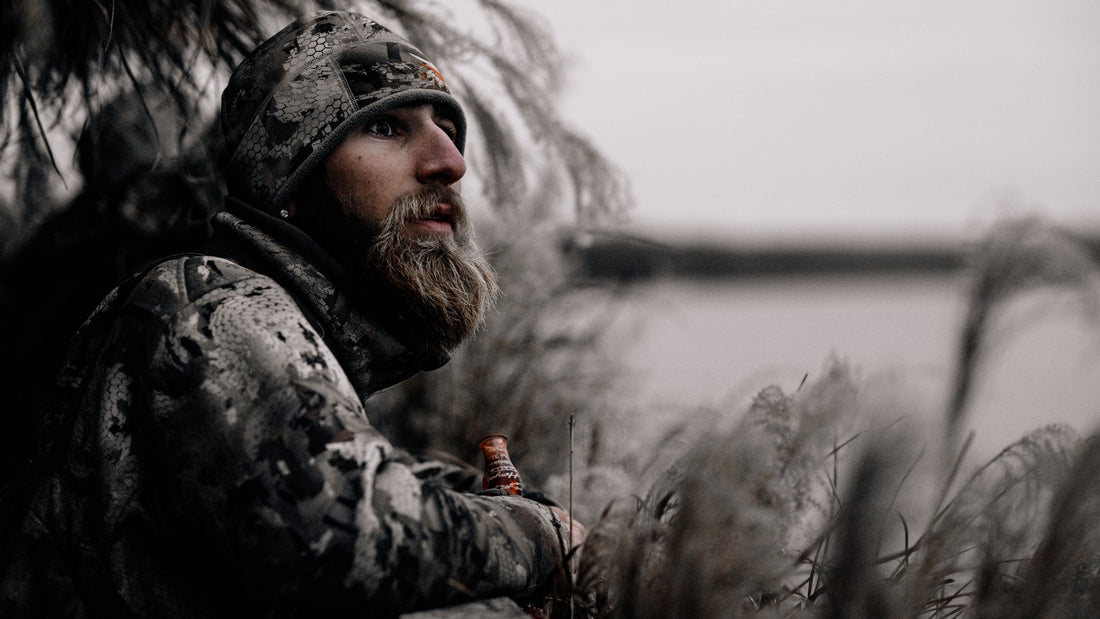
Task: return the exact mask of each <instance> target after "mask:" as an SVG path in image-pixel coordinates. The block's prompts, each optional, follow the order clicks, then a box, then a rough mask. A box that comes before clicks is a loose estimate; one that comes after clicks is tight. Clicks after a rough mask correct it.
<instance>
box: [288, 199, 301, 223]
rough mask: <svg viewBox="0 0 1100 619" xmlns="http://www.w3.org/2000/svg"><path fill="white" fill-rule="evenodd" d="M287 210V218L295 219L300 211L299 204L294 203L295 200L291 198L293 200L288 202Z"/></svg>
mask: <svg viewBox="0 0 1100 619" xmlns="http://www.w3.org/2000/svg"><path fill="white" fill-rule="evenodd" d="M286 212H287V216H286V218H287V219H293V218H294V215H295V214H296V213H297V212H298V205H297V204H295V203H294V200H291V201H289V202H287V203H286Z"/></svg>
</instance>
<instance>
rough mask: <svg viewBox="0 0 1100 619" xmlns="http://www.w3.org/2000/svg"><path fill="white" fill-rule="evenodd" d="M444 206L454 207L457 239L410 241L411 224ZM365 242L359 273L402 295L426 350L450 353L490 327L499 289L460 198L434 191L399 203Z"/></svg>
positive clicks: (434, 238) (416, 238)
mask: <svg viewBox="0 0 1100 619" xmlns="http://www.w3.org/2000/svg"><path fill="white" fill-rule="evenodd" d="M441 202H442V203H446V204H450V205H451V206H452V211H453V215H454V220H453V227H454V234H453V236H441V237H435V236H430V237H410V236H409V235H408V234H407V233H406V229H407V224H409V223H410V222H413V221H415V220H417V219H424V218H428V217H430V216H431V213H432V212H433V211H434V210H435V209H436V208H438V205H439V204H440V203H441ZM359 238H363V237H359ZM363 240H364V241H367V242H368V245H367V246H366V247H363V248H361V249H362V251H361V252H356V253H358V254H359V255H360V260H359V261H358V262H359V264H358V268H357V269H356V270H357V271H360V275H361V276H366V278H370V277H371V276H373V277H374V278H377V279H380V280H381V281H382V282H383V283H384V284H386V285H387V286H388V287H389V288H390V289H391V290H393V291H394V292H395V293H397V295H398V296H399V297H400V299H401V300H402V301H403V305H404V306H405V307H406V309H407V310H408V311H409V313H410V314H411V318H412V319H413V321H414V324H415V327H414V329H415V331H416V334H417V336H418V337H419V339H421V341H422V343H423V344H425V345H427V346H429V347H431V348H436V349H440V350H446V351H450V350H453V349H454V348H455V347H457V346H458V345H459V344H460V343H462V342H463V341H464V340H466V339H467V338H469V337H470V336H471V335H473V334H474V333H475V332H476V331H477V330H478V329H479V328H480V327H481V326H482V325H483V324H484V321H485V314H486V312H487V311H488V309H489V308H490V307H491V306H492V305H493V303H494V302H495V301H496V297H497V295H498V293H499V288H498V287H497V280H496V274H495V272H494V271H493V268H492V266H490V265H489V262H488V261H487V260H486V259H485V256H484V254H483V253H482V252H481V250H480V249H479V248H478V247H477V244H476V243H475V242H474V240H473V234H472V231H471V229H470V224H469V221H468V219H467V217H466V207H465V205H464V204H463V202H462V197H461V196H460V195H459V194H458V192H456V191H454V190H452V189H449V188H438V189H435V188H433V189H427V190H425V191H422V192H419V193H416V194H413V195H410V196H406V197H404V198H401V199H399V200H398V201H397V203H395V204H394V207H393V209H392V210H391V211H390V214H389V215H388V216H387V217H386V219H385V221H384V222H383V223H382V229H381V230H380V231H378V233H377V234H376V235H374V237H373V238H371V239H369V240H368V239H365V238H363ZM364 253H365V255H364Z"/></svg>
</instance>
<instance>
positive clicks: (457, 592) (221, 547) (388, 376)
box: [0, 12, 580, 617]
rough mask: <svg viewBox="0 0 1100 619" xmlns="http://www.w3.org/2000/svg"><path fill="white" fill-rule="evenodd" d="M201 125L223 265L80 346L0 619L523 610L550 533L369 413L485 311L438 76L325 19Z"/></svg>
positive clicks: (168, 287) (552, 528)
mask: <svg viewBox="0 0 1100 619" xmlns="http://www.w3.org/2000/svg"><path fill="white" fill-rule="evenodd" d="M222 124H223V128H224V131H225V134H226V138H227V141H228V143H229V146H230V148H231V151H232V153H233V154H232V157H231V159H230V160H229V163H228V166H227V173H226V178H227V183H228V188H229V196H228V197H227V200H226V204H227V208H226V210H225V211H224V212H222V213H219V214H218V215H216V216H215V218H214V220H213V226H214V229H215V235H214V240H213V246H214V247H215V248H216V249H215V250H213V251H211V252H209V253H204V254H198V255H185V256H177V257H173V258H170V259H167V260H165V261H162V262H160V263H158V264H156V265H154V266H153V267H151V268H150V269H149V270H147V271H146V272H144V273H143V274H141V275H140V276H138V277H136V278H134V279H133V280H131V281H129V282H127V283H126V284H124V285H122V286H121V287H119V288H118V289H116V290H115V291H114V292H113V293H112V294H111V295H110V296H108V298H107V299H106V300H104V301H103V303H102V304H101V305H100V306H99V307H98V308H97V310H96V311H95V313H94V314H93V315H92V317H91V318H90V319H89V320H88V321H87V322H86V323H85V325H84V326H83V327H82V329H81V331H80V332H79V333H78V335H77V338H76V340H75V344H74V346H73V348H72V349H71V351H70V354H69V356H68V358H67V361H66V365H65V368H64V370H63V372H62V375H61V377H60V379H59V387H60V390H59V392H60V396H59V398H58V403H57V406H56V408H55V412H56V414H55V415H54V416H52V417H51V418H50V419H49V420H48V422H47V426H46V429H45V433H44V436H45V437H46V439H47V440H46V445H45V448H44V450H43V455H42V457H40V458H39V461H38V465H39V466H38V470H37V474H36V477H35V478H34V480H33V484H32V485H31V488H32V491H31V492H30V493H29V499H27V505H26V508H27V509H26V515H25V517H24V518H23V521H22V524H21V529H20V531H19V532H18V533H17V534H16V535H15V537H14V542H13V543H12V544H11V545H10V547H9V549H8V554H7V556H6V558H5V563H4V574H3V577H2V578H0V591H2V593H3V597H4V599H3V602H2V603H0V614H3V615H4V616H23V615H34V616H76V617H123V616H147V617H173V616H180V617H216V616H217V617H220V616H248V617H252V616H326V613H329V612H341V613H347V612H354V613H357V614H363V615H367V616H387V615H394V614H397V613H399V612H404V611H407V610H410V609H419V608H427V607H434V606H439V605H446V604H453V603H456V602H463V601H468V600H470V599H473V598H490V597H493V596H511V597H513V598H514V599H517V600H520V601H522V602H523V603H525V604H534V605H535V606H542V605H543V602H544V600H545V596H546V594H547V589H548V587H549V585H550V584H551V581H552V580H553V579H555V578H560V577H561V575H562V573H563V564H564V552H565V550H566V548H567V546H568V544H569V542H570V541H572V540H567V539H566V538H567V537H568V533H567V531H568V530H569V523H568V521H567V516H566V515H565V514H564V512H562V511H561V510H560V509H558V508H557V507H554V506H547V505H543V504H541V503H538V502H536V501H533V500H530V499H527V498H523V497H519V496H502V495H492V494H486V493H475V492H474V490H480V486H478V485H477V482H478V480H477V476H476V474H471V473H470V470H469V469H468V468H462V467H457V466H453V465H449V464H444V463H442V462H438V461H433V460H429V459H423V458H418V457H414V456H412V455H410V454H409V453H406V452H405V451H403V450H401V449H399V448H397V447H395V446H393V445H391V444H390V443H389V442H388V441H387V440H386V439H385V438H383V436H382V435H381V434H379V432H378V431H377V430H376V429H375V428H374V427H372V426H371V424H370V422H369V420H368V418H367V416H366V414H365V412H364V405H363V402H364V400H365V399H366V398H369V397H370V396H371V395H372V394H373V393H376V392H377V391H379V390H381V389H385V388H387V387H390V386H392V385H394V384H396V383H398V382H400V381H402V380H404V379H406V378H408V377H410V376H412V375H414V374H416V373H417V372H420V371H424V370H431V369H435V368H438V367H439V366H441V365H442V364H443V363H445V362H446V360H447V358H448V351H450V350H451V349H453V348H454V347H455V346H457V345H458V344H459V343H460V342H462V341H463V340H464V339H466V338H467V337H469V336H470V335H471V334H472V333H473V332H474V331H475V330H476V329H477V328H478V326H479V325H480V324H481V321H482V319H483V316H484V313H485V310H486V309H487V308H488V307H489V306H490V305H491V303H492V301H493V298H494V296H495V294H496V291H497V287H496V282H495V278H494V275H493V272H492V270H491V269H490V267H489V266H488V264H487V263H486V261H485V259H484V258H483V257H482V256H481V254H480V253H479V251H478V249H477V247H476V245H475V243H474V240H473V237H472V233H471V230H470V224H469V222H468V220H467V215H466V208H465V206H464V204H463V202H462V199H461V196H460V194H459V193H458V186H459V180H460V179H461V178H462V176H463V175H464V174H465V171H466V168H465V163H464V159H463V154H462V153H463V148H464V143H465V135H466V125H465V120H464V116H463V111H462V108H461V106H460V105H459V103H458V102H457V101H456V100H455V99H454V97H453V96H452V95H451V94H450V92H449V90H448V88H447V85H446V84H445V82H444V81H443V78H442V77H441V76H440V74H439V72H438V71H437V70H436V69H435V68H434V67H433V66H432V65H431V63H430V62H429V61H428V60H427V59H425V58H424V56H423V54H421V53H420V52H419V51H418V50H416V49H415V48H413V47H412V46H411V45H410V44H409V43H408V42H406V41H404V40H403V39H401V38H399V37H397V36H396V35H394V34H393V33H391V32H390V31H388V30H386V29H385V28H383V27H382V26H380V25H378V24H377V23H375V22H373V21H371V20H370V19H368V18H366V17H363V16H360V15H355V14H350V13H344V12H324V13H319V14H316V15H313V16H311V17H309V18H306V19H303V20H299V21H297V22H295V23H293V24H291V25H289V26H288V27H287V28H285V29H284V30H282V31H281V32H279V33H278V34H276V35H275V36H274V37H272V38H271V39H269V40H268V41H266V42H265V43H263V44H262V45H261V46H260V47H258V48H257V49H256V51H255V52H253V54H251V55H250V56H249V57H247V58H246V59H245V60H244V61H243V62H242V63H241V65H240V66H239V67H238V68H237V69H236V70H235V72H234V74H233V76H232V78H231V80H230V82H229V84H228V86H227V88H226V90H225V93H224V95H223V99H222ZM577 529H578V530H580V527H579V526H578V527H577ZM512 608H517V607H516V606H515V605H513V606H512Z"/></svg>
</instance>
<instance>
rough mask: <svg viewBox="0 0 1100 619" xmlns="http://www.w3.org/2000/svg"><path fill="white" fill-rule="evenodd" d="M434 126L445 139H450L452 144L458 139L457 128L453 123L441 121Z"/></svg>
mask: <svg viewBox="0 0 1100 619" xmlns="http://www.w3.org/2000/svg"><path fill="white" fill-rule="evenodd" d="M436 124H437V125H438V126H439V128H440V129H442V130H443V133H446V134H447V137H449V138H451V141H452V142H454V141H455V140H457V139H458V127H456V126H455V124H454V123H453V122H450V121H443V122H439V123H436Z"/></svg>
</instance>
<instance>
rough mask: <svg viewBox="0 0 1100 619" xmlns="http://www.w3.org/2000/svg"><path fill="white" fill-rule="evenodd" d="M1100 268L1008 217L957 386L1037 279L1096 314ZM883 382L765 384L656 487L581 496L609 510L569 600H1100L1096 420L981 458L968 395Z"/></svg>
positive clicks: (705, 609) (869, 611)
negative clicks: (976, 456)
mask: <svg viewBox="0 0 1100 619" xmlns="http://www.w3.org/2000/svg"><path fill="white" fill-rule="evenodd" d="M1038 258H1041V259H1038ZM1097 275H1098V271H1097V269H1096V266H1095V265H1094V264H1093V263H1092V262H1091V261H1089V260H1087V259H1085V258H1084V254H1083V253H1082V249H1081V248H1080V247H1078V246H1077V245H1076V244H1075V243H1073V242H1071V241H1069V240H1067V238H1066V237H1065V236H1063V235H1062V234H1059V233H1056V232H1054V231H1053V230H1051V229H1049V228H1047V227H1046V226H1044V225H1043V224H1042V223H1041V222H1038V221H1035V220H1024V221H1009V222H1004V223H1003V224H1001V225H999V226H998V227H997V228H996V229H995V230H993V231H992V233H990V234H989V235H988V236H987V238H986V239H985V240H984V241H983V242H982V243H981V244H980V245H978V246H977V247H976V248H975V251H974V253H973V259H972V261H971V274H970V280H971V282H972V291H971V294H970V296H969V302H968V313H967V316H968V317H969V319H968V320H966V321H965V323H964V324H963V325H962V330H961V333H960V341H959V344H960V352H959V354H958V355H957V356H956V363H957V367H956V370H955V375H956V377H955V378H954V379H953V381H954V382H955V384H957V383H958V382H960V381H967V382H969V383H973V382H974V381H976V380H979V379H980V377H981V371H980V370H981V369H982V367H981V365H982V363H983V362H984V361H985V360H986V359H987V358H988V352H989V347H990V346H991V345H992V344H994V343H996V342H997V341H998V340H1000V339H1003V338H1004V337H1005V335H1006V334H1007V335H1011V330H1009V331H1008V332H1006V331H1005V330H1003V329H999V328H1000V327H1003V326H1004V324H1003V323H1002V321H1001V320H999V319H998V317H999V316H1004V315H1005V312H1004V310H1006V308H1007V305H1008V304H1010V303H1012V302H1013V301H1015V300H1018V299H1019V298H1020V295H1021V294H1022V293H1026V292H1028V291H1029V290H1034V289H1036V288H1048V289H1050V290H1059V291H1066V292H1070V293H1071V295H1072V296H1071V297H1070V298H1076V299H1080V300H1081V302H1082V303H1081V305H1080V306H1079V309H1080V310H1081V312H1082V314H1083V315H1084V316H1085V317H1086V318H1088V319H1090V322H1091V323H1092V324H1095V319H1096V313H1095V307H1094V304H1095V301H1096V299H1097V292H1098V291H1097V289H1096V278H1097ZM1063 298H1065V297H1063ZM975 316H979V317H981V319H980V320H975V319H974V317H975ZM974 342H979V344H978V345H977V347H979V348H980V349H981V352H982V354H974V348H975V344H974ZM881 380H882V379H881V378H879V379H877V380H872V379H866V378H863V377H861V376H859V374H858V373H857V372H856V371H855V370H854V369H852V368H851V367H849V366H848V365H846V364H844V363H841V362H833V363H832V364H831V365H830V366H829V367H827V368H826V370H825V372H824V373H823V374H822V375H821V376H820V377H818V378H817V379H816V380H812V381H810V382H809V383H807V384H806V385H804V386H803V387H800V388H799V389H798V390H797V391H796V392H794V393H786V392H784V391H783V390H782V389H780V388H779V387H775V386H773V387H767V388H765V389H763V390H762V391H760V392H759V394H758V395H757V396H756V397H755V398H754V399H753V401H752V402H751V404H750V405H749V407H748V409H747V411H745V412H744V413H743V414H741V413H740V411H730V412H729V413H728V414H727V415H726V416H724V418H723V417H721V416H720V417H718V418H717V419H716V418H715V417H714V416H710V417H707V418H704V419H700V420H699V421H698V422H697V423H699V424H700V425H701V426H703V429H704V431H702V432H700V433H698V434H697V436H698V438H697V439H695V440H692V441H688V442H686V443H685V444H682V445H681V446H680V448H679V452H680V454H681V457H680V458H679V460H678V461H677V462H676V463H675V465H673V466H672V467H670V468H668V469H667V470H666V471H665V472H664V474H663V475H662V476H661V477H659V478H658V479H657V480H656V482H655V483H653V484H649V485H646V484H640V483H635V484H633V485H630V484H627V485H624V486H623V487H622V488H621V490H620V491H619V493H617V495H615V496H617V497H618V498H617V500H615V501H613V502H611V503H610V504H609V503H608V501H609V500H610V499H611V497H609V495H608V494H607V493H604V494H603V495H602V496H584V497H583V500H584V501H593V500H594V501H596V504H595V505H586V506H584V507H585V509H586V511H587V512H589V513H592V511H593V509H595V510H597V511H598V510H600V509H603V511H602V515H601V517H600V519H599V520H598V521H596V522H590V523H589V537H588V539H587V541H586V543H585V545H584V547H583V549H582V551H581V565H580V571H579V574H578V578H577V591H576V594H575V604H576V606H577V607H578V608H581V609H582V610H583V611H584V613H585V614H584V616H592V617H613V618H620V617H621V618H627V617H629V618H632V619H638V618H647V617H654V618H656V617H660V618H662V619H665V618H676V617H691V618H693V619H698V618H717V617H756V616H764V617H837V618H840V617H933V618H946V617H957V616H967V617H998V618H1017V617H1018V618H1020V619H1023V618H1032V617H1095V616H1097V615H1098V614H1100V534H1098V532H1097V528H1096V522H1098V521H1100V483H1098V480H1100V434H1095V435H1093V436H1090V437H1089V438H1087V439H1083V438H1082V437H1081V436H1080V435H1079V434H1078V433H1077V431H1076V430H1074V429H1072V428H1069V427H1066V426H1062V425H1048V426H1045V427H1041V428H1039V429H1037V430H1034V431H1032V432H1030V433H1028V434H1027V435H1025V436H1024V437H1022V438H1021V439H1020V440H1018V441H1016V442H1015V443H1013V444H1011V445H1009V446H1007V447H1006V448H1004V449H1003V450H1002V451H1001V452H1000V453H999V454H998V455H996V456H995V457H993V458H992V459H991V460H989V461H988V462H985V463H984V464H981V465H980V466H977V467H976V468H974V469H973V470H968V469H969V465H966V464H964V463H965V462H967V461H968V460H967V457H966V456H967V451H968V448H969V445H970V444H971V441H970V440H969V439H963V438H962V437H957V436H954V435H953V433H958V432H960V431H962V428H963V427H964V426H963V425H962V422H963V421H964V417H965V414H966V410H967V407H966V406H960V405H959V400H958V391H957V390H955V391H952V389H946V388H945V389H944V393H946V394H948V401H947V402H945V403H944V405H943V408H942V409H941V410H935V409H934V410H927V409H926V407H927V404H926V403H925V404H922V405H917V404H915V403H913V402H911V401H905V393H904V391H901V390H896V389H893V388H892V386H891V385H890V384H879V383H878V381H881ZM945 387H947V385H945ZM966 393H967V397H969V387H968V388H967V391H966ZM967 397H964V398H963V400H964V401H965V400H966V399H967ZM1037 412H1039V413H1044V412H1045V411H1037ZM944 430H946V433H945V432H944ZM970 438H973V435H971V437H970ZM637 450H638V451H640V452H643V453H645V452H648V453H656V452H657V451H658V446H655V445H639V446H638V447H637ZM936 456H938V457H936ZM945 463H946V465H945ZM608 468H609V465H608V464H607V463H605V464H604V465H602V466H601V467H599V470H598V471H595V472H593V473H590V471H588V470H586V469H582V470H581V471H580V472H579V473H578V475H577V477H578V483H579V484H580V485H583V484H584V479H585V478H586V477H587V476H589V475H590V474H595V475H597V476H599V477H600V478H606V477H607V475H608V473H607V469H608ZM637 478H638V476H637V471H636V470H635V469H633V468H632V467H631V466H630V465H627V466H624V467H623V470H622V471H621V472H620V475H619V479H627V480H629V479H637ZM635 496H640V497H644V498H642V499H636V498H634V497H635Z"/></svg>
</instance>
